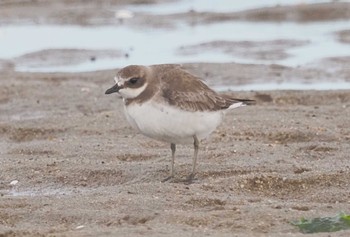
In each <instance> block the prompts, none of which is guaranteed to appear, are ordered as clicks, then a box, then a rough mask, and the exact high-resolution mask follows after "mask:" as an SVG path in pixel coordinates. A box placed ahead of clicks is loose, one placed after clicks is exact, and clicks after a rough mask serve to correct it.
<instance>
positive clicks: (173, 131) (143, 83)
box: [105, 64, 253, 181]
mask: <svg viewBox="0 0 350 237" xmlns="http://www.w3.org/2000/svg"><path fill="white" fill-rule="evenodd" d="M114 80H115V82H116V84H115V85H114V86H113V87H111V88H110V89H108V90H107V91H106V92H105V94H111V93H114V92H118V93H119V94H120V95H121V96H122V97H123V100H124V110H125V114H126V118H127V120H128V122H129V123H130V124H131V126H132V127H134V128H135V129H137V130H138V131H140V132H141V133H142V134H144V135H146V136H147V137H150V138H153V139H155V140H159V141H163V142H167V143H170V148H171V170H170V176H169V177H168V178H166V179H165V180H169V179H171V178H173V177H174V159H175V150H176V144H186V143H193V145H194V155H193V162H192V173H191V174H190V175H189V176H188V179H187V180H188V181H190V180H192V178H193V177H194V176H195V172H196V163H197V156H198V147H199V141H200V140H202V139H204V138H206V137H207V136H208V135H209V134H210V133H212V132H213V131H214V130H215V129H216V127H217V126H218V125H219V124H220V123H221V121H222V119H223V117H224V115H225V113H226V112H227V111H229V110H231V109H234V108H238V107H241V106H244V105H247V104H251V103H253V100H246V99H236V98H234V97H231V96H227V95H220V94H218V93H217V92H215V91H214V90H212V89H210V88H209V87H208V86H207V85H206V84H205V83H204V82H203V81H202V80H201V79H200V78H199V77H197V76H195V75H192V74H190V73H189V72H187V71H185V70H184V69H182V68H181V66H180V65H175V64H161V65H152V66H141V65H130V66H127V67H125V68H123V69H121V70H120V71H119V72H118V73H117V75H116V76H115V78H114ZM165 180H164V181H165Z"/></svg>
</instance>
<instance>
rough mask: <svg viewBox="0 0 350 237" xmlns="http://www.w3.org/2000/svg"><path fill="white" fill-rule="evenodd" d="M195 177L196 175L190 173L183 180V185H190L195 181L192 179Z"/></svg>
mask: <svg viewBox="0 0 350 237" xmlns="http://www.w3.org/2000/svg"><path fill="white" fill-rule="evenodd" d="M195 175H196V174H194V173H191V174H190V175H189V176H187V178H186V179H185V181H184V183H185V184H192V183H193V181H194V180H196V179H195V178H194V176H195Z"/></svg>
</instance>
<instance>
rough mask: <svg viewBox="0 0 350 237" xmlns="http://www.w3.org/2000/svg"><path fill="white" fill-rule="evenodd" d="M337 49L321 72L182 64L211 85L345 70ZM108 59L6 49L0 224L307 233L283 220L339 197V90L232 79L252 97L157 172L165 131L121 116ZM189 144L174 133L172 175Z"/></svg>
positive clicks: (20, 229)
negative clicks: (94, 61) (43, 57)
mask: <svg viewBox="0 0 350 237" xmlns="http://www.w3.org/2000/svg"><path fill="white" fill-rule="evenodd" d="M2 2H4V1H2ZM7 2H9V1H7ZM26 2H28V4H29V5H30V6H32V7H34V6H35V4H40V3H41V2H45V1H37V3H35V2H34V3H33V2H31V1H26ZM9 5H10V6H9ZM67 5H68V6H69V4H67ZM3 6H5V7H8V8H7V10H8V12H7V14H8V15H11V13H13V15H16V14H17V13H18V11H17V10H16V11H15V10H13V9H15V8H16V6H13V5H12V4H4V3H3ZM54 6H55V7H57V6H56V5H54ZM17 7H18V8H21V6H20V4H18V6H17ZM60 9H61V10H62V8H60ZM2 11H3V8H2ZM48 12H50V11H48ZM9 19H11V18H9ZM14 19H19V18H16V17H14ZM48 19H51V18H48ZM48 22H50V21H48ZM322 63H323V64H322ZM348 63H349V58H338V59H328V61H322V62H321V64H320V65H333V66H334V68H335V69H334V70H332V73H330V72H329V71H326V70H324V69H323V68H322V67H317V68H310V67H307V68H306V67H305V68H287V67H282V66H278V65H271V66H264V65H241V64H188V65H185V67H186V68H187V69H188V70H190V71H191V72H193V73H196V74H198V75H200V76H202V77H203V78H204V80H206V81H207V83H208V84H209V85H211V86H218V85H240V84H244V83H251V82H259V81H256V80H257V78H259V80H262V81H263V80H264V79H269V80H270V81H274V82H283V81H289V80H290V79H293V78H298V79H300V80H301V81H304V82H310V81H311V82H312V81H314V80H316V79H320V78H321V79H322V78H327V79H328V80H334V81H335V80H337V79H342V80H348V78H350V72H349V70H347V65H349V64H348ZM115 72H116V71H115V70H106V71H99V72H91V73H19V72H14V71H13V67H11V65H10V64H9V63H8V62H3V67H2V69H1V71H0V75H1V77H0V163H1V166H0V236H22V235H29V236H47V235H49V236H126V235H130V236H165V235H167V236H206V235H208V236H304V234H301V233H300V232H299V231H298V229H297V228H296V227H294V226H292V225H291V224H290V222H291V221H293V220H298V219H299V218H301V217H321V216H333V215H336V214H337V213H339V212H341V211H344V212H349V211H350V191H349V190H350V159H349V158H350V157H349V154H350V129H349V128H350V119H349V118H350V91H346V90H342V91H252V92H229V93H232V94H234V95H235V96H237V97H242V98H251V99H255V100H257V104H256V105H255V106H249V107H244V108H240V109H237V110H235V111H232V112H231V113H229V114H228V115H227V116H226V118H225V120H224V122H223V124H222V125H221V126H220V127H219V128H218V129H217V130H216V131H215V132H214V133H213V134H212V135H211V136H210V137H209V138H208V139H207V140H205V141H203V142H202V143H201V145H200V153H199V166H198V174H197V180H195V182H194V183H193V184H191V185H186V184H184V183H182V182H177V183H161V182H160V180H162V179H163V178H165V177H166V176H167V174H168V171H169V165H170V147H169V144H164V143H161V142H157V141H154V140H151V139H148V138H146V137H144V136H142V135H140V134H138V133H137V132H136V131H134V130H132V129H131V127H130V126H129V125H128V124H127V122H126V120H125V117H124V114H123V106H122V101H121V99H120V98H119V97H118V96H117V95H113V96H106V95H104V91H105V90H106V89H107V88H109V87H110V86H111V85H112V83H113V80H112V78H113V76H114V74H115ZM232 75H235V76H234V77H233V76H232ZM192 152H193V151H192V146H190V145H189V146H179V147H178V150H177V157H176V164H175V169H176V176H177V177H178V178H179V179H181V178H184V177H185V176H186V175H187V174H189V172H190V169H191V159H192ZM16 180H17V181H18V183H17V184H15V185H11V184H10V183H11V182H12V181H16ZM349 234H350V232H349V231H340V232H336V233H332V234H329V233H323V234H318V235H317V236H344V237H345V236H349Z"/></svg>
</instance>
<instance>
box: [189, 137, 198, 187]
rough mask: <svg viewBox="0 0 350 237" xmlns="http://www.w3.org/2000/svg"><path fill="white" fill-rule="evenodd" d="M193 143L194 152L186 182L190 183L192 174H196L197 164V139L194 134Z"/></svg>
mask: <svg viewBox="0 0 350 237" xmlns="http://www.w3.org/2000/svg"><path fill="white" fill-rule="evenodd" d="M193 140H194V142H193V145H194V154H193V163H192V173H191V174H190V175H189V176H188V177H187V180H186V181H187V182H188V183H191V182H192V180H193V178H194V176H195V175H196V165H197V156H198V148H199V141H198V138H197V136H196V135H194V136H193Z"/></svg>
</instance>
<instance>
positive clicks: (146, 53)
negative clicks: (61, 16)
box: [0, 21, 350, 72]
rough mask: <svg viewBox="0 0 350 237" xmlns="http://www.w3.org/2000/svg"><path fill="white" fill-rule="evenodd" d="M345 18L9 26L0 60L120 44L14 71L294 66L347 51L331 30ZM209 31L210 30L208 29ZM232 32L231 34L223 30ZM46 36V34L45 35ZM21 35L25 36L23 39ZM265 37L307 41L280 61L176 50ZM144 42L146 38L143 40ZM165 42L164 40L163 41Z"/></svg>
mask: <svg viewBox="0 0 350 237" xmlns="http://www.w3.org/2000/svg"><path fill="white" fill-rule="evenodd" d="M349 26H350V24H349V22H348V21H337V22H322V23H309V24H297V23H251V22H226V23H217V24H210V25H199V26H195V27H191V26H188V25H179V26H178V27H177V28H176V29H171V30H167V29H157V30H154V29H148V30H143V31H141V30H138V29H130V28H127V27H125V26H119V27H112V26H106V27H88V28H86V27H84V28H83V27H77V26H52V25H45V26H33V25H28V26H7V27H2V28H1V31H2V34H1V36H0V59H11V58H15V57H19V56H21V55H24V54H27V53H31V52H36V51H40V50H44V49H89V50H102V49H119V50H122V51H124V52H126V53H127V54H128V55H129V57H128V58H124V57H121V58H108V59H101V60H100V59H98V58H97V60H95V61H91V60H88V59H87V60H86V61H85V62H83V63H81V64H71V65H68V66H60V65H57V66H45V65H44V66H36V67H34V66H32V65H26V64H23V63H22V64H21V65H18V67H17V68H16V70H18V71H30V72H54V71H57V72H82V71H94V70H100V69H110V68H118V67H123V66H125V65H128V64H146V65H149V64H157V63H190V62H212V63H224V62H237V63H263V64H271V63H276V64H281V65H285V66H298V65H304V64H308V63H312V62H314V61H317V60H319V59H322V58H325V57H333V56H345V55H350V47H349V45H347V44H342V43H339V42H337V40H336V36H335V35H334V34H332V32H334V31H338V30H343V29H347V28H348V27H349ZM208 32H210V34H208ZM227 32H232V33H229V34H228V33H227ZM47 35H50V39H48V38H47ZM23 39H25V40H23ZM252 39H253V40H254V41H257V42H259V41H266V40H276V39H288V40H307V41H309V42H310V43H309V44H306V45H304V46H299V47H294V48H291V49H288V50H287V53H289V54H290V55H291V56H290V57H289V58H287V59H283V60H257V59H254V58H243V57H239V56H232V55H229V54H225V53H222V52H221V51H219V50H214V49H213V50H210V51H204V52H198V53H197V54H194V55H181V54H178V51H177V50H178V49H179V48H180V47H182V46H188V45H196V44H200V43H204V42H210V41H216V40H227V41H251V40H252ZM145 42H149V43H147V44H145ZM164 42H166V43H164Z"/></svg>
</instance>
